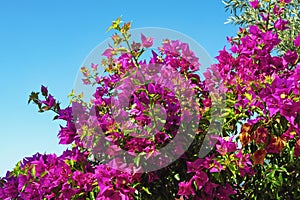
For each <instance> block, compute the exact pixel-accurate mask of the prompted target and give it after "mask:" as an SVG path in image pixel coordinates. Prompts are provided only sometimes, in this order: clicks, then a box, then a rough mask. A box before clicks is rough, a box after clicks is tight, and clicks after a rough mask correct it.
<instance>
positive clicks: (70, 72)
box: [0, 0, 237, 176]
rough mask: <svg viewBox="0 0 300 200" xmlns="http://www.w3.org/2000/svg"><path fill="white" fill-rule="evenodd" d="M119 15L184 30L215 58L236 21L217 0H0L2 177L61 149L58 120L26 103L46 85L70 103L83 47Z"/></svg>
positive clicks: (91, 43)
mask: <svg viewBox="0 0 300 200" xmlns="http://www.w3.org/2000/svg"><path fill="white" fill-rule="evenodd" d="M120 15H122V16H123V20H125V21H132V22H133V25H132V26H133V28H142V27H163V28H169V29H173V30H177V31H179V32H182V33H184V34H186V35H188V36H190V37H191V38H193V39H194V40H196V41H197V42H198V43H199V44H201V45H202V47H204V48H205V49H206V50H207V52H208V53H209V54H210V55H211V56H212V57H215V56H217V54H218V51H219V50H221V49H222V48H223V47H224V46H225V45H227V46H228V44H227V42H226V36H232V35H234V34H235V33H236V31H237V27H235V26H233V25H225V24H224V22H225V21H226V19H227V17H228V13H225V10H224V7H223V4H222V2H221V1H220V0H210V1H203V0H192V1H179V3H177V2H176V1H169V0H166V1H158V0H152V1H145V2H143V1H136V0H133V1H127V2H126V1H119V0H111V1H96V0H89V1H79V0H77V1H76V0H73V1H71V0H65V1H59V0H51V1H38V0H36V1H34V0H28V1H21V0H19V1H17V0H12V1H4V0H0V55H1V56H0V69H1V79H0V92H1V98H0V110H1V113H2V114H1V115H0V124H1V128H0V137H1V140H0V141H1V144H0V176H3V175H4V174H5V173H6V171H7V170H11V169H12V168H13V167H14V165H15V164H16V163H17V162H18V161H19V160H21V159H22V158H23V157H27V156H31V155H33V154H35V153H36V152H41V153H45V152H46V153H58V154H60V153H61V152H62V151H63V149H65V148H66V146H60V145H58V139H57V133H58V130H59V122H58V121H52V118H53V116H54V115H53V114H52V113H49V114H47V113H43V114H40V113H38V112H37V109H36V107H35V106H34V105H27V100H28V95H29V94H30V92H31V91H37V90H39V88H40V85H42V84H44V85H46V86H47V87H48V89H49V90H50V92H51V93H52V94H53V95H54V96H55V97H56V98H57V99H59V100H60V102H61V103H62V105H67V104H68V102H69V100H68V98H67V95H68V94H69V92H70V91H71V90H72V87H73V84H74V81H75V79H76V75H77V72H78V70H79V68H80V65H81V64H82V62H83V60H84V59H85V57H86V56H87V55H88V53H89V52H90V51H91V50H92V49H93V48H94V47H95V46H97V45H98V44H99V43H101V42H102V41H103V40H105V39H107V38H108V37H109V36H110V33H106V32H105V31H106V29H107V27H108V26H109V25H110V24H111V21H112V20H114V19H116V18H117V17H118V16H120Z"/></svg>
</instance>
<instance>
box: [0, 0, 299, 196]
mask: <svg viewBox="0 0 300 200" xmlns="http://www.w3.org/2000/svg"><path fill="white" fill-rule="evenodd" d="M297 3H298V4H297ZM225 4H226V7H227V9H232V11H236V9H240V10H238V11H237V12H233V13H234V16H233V17H232V18H231V20H232V21H233V22H236V23H240V25H243V27H242V28H240V30H239V32H238V33H237V35H236V36H235V37H230V38H228V43H229V48H228V49H226V48H224V49H223V50H221V51H220V52H219V55H218V56H217V57H216V59H217V63H216V64H213V65H212V66H210V68H209V69H208V70H207V71H206V72H205V73H204V75H205V79H204V80H201V79H200V77H199V75H198V73H197V71H198V69H199V67H201V66H200V63H201V60H199V59H198V58H197V57H196V56H195V53H194V52H192V51H191V50H190V48H189V46H188V44H186V43H183V42H181V41H178V40H165V41H164V42H163V43H162V45H161V47H160V48H158V49H159V50H158V51H154V50H151V46H152V45H153V41H154V40H155V38H151V36H145V35H141V38H140V41H134V42H130V25H131V24H130V23H124V22H122V21H121V20H120V18H118V19H117V20H116V21H113V24H112V26H111V27H110V28H109V30H113V31H115V33H114V34H113V35H112V41H113V45H112V46H109V48H107V49H106V50H105V51H104V52H102V53H103V56H104V57H105V58H104V59H103V61H102V63H101V64H100V65H102V66H101V67H105V73H104V75H100V74H99V73H98V72H99V67H100V65H97V64H91V67H90V68H87V67H83V68H82V69H81V71H82V73H83V76H84V79H83V82H84V84H86V85H94V86H96V90H95V92H94V96H93V97H94V98H93V100H92V101H91V102H85V101H84V100H83V97H82V95H75V94H74V93H72V94H71V95H70V97H71V100H72V106H68V107H66V108H61V107H60V104H59V102H58V101H57V100H56V99H55V98H54V97H53V95H51V94H50V93H49V92H48V89H47V88H46V87H44V86H42V87H41V91H40V92H32V93H31V95H30V98H29V102H33V103H34V104H36V105H37V106H38V109H39V111H40V112H45V111H52V112H54V114H55V117H54V119H55V120H63V121H65V123H64V125H62V126H61V127H60V131H59V133H58V137H59V140H60V142H59V143H60V144H63V145H68V147H69V148H68V149H66V150H65V151H64V152H63V154H62V155H60V156H58V155H55V154H40V153H37V154H35V155H33V156H32V157H29V158H25V159H24V160H23V161H21V162H19V163H18V164H17V165H16V167H15V168H14V169H13V170H11V171H8V172H7V174H6V176H5V177H3V178H1V180H0V199H3V200H4V199H5V200H7V199H99V200H101V199H103V200H104V199H107V200H108V199H113V200H114V199H116V200H118V199H120V200H131V199H137V200H144V199H158V200H159V199H161V200H167V199H297V198H298V197H299V196H300V177H299V176H300V161H299V156H300V127H299V124H300V95H299V94H300V65H299V64H298V63H299V59H300V58H299V53H300V34H299V32H300V30H297V27H299V26H297V24H299V18H298V17H299V6H300V5H299V2H298V1H291V0H289V1H288V0H268V1H266V0H265V1H263V0H261V1H259V0H253V1H251V2H246V1H238V0H231V1H225ZM288 8H289V9H288ZM237 17H240V18H237ZM244 18H245V19H244ZM234 20H235V21H234ZM241 22H243V23H241ZM124 43H125V44H126V45H127V46H124V45H121V44H124ZM146 51H150V52H151V55H150V59H148V60H147V59H142V55H143V53H144V52H146ZM157 66H159V68H158V67H157ZM171 70H176V71H177V72H178V73H179V74H180V75H181V79H180V80H182V81H183V82H180V83H179V84H180V85H181V86H184V87H186V88H190V90H191V91H192V92H193V95H194V96H193V99H196V101H195V103H192V104H191V106H192V107H193V108H194V110H195V112H185V110H184V109H182V108H183V107H184V106H183V104H182V103H181V102H189V101H190V100H191V99H189V95H190V94H191V93H190V92H187V93H183V94H184V95H183V96H184V97H182V98H181V99H180V101H179V100H178V99H179V96H178V94H177V90H175V89H174V90H171V89H168V88H167V87H166V85H165V82H164V76H167V74H168V71H171ZM149 73H154V74H159V76H157V77H156V76H151V78H153V79H152V81H149V80H148V79H147V77H144V74H149ZM132 74H135V75H136V76H135V79H126V78H127V77H128V76H130V75H132ZM124 80H127V81H124ZM147 80H148V81H147ZM153 80H154V81H153ZM122 81H123V83H124V84H122V85H121V86H122V88H120V87H121V86H120V84H119V83H120V82H122ZM132 82H134V85H137V86H138V87H136V88H135V90H134V91H133V92H132V93H131V94H130V95H129V98H128V99H127V100H128V103H127V104H126V103H125V104H126V106H124V110H123V111H124V112H121V111H120V112H118V113H115V114H114V113H113V112H112V109H115V106H119V105H120V104H121V103H120V104H119V103H118V101H116V99H114V92H116V91H119V90H121V89H123V91H125V92H124V93H125V94H126V86H132V84H133V83H132ZM212 88H214V89H216V90H214V91H219V92H220V93H222V94H223V95H221V96H223V97H224V96H225V97H226V98H225V103H224V106H225V109H224V112H222V113H220V117H219V118H218V119H219V120H222V123H220V124H221V131H220V132H219V133H216V134H215V135H219V136H218V137H217V138H215V139H216V145H215V146H214V148H213V150H211V151H210V152H209V154H207V155H206V156H205V157H199V156H198V152H199V150H200V149H201V146H202V145H204V144H203V141H204V138H205V136H206V135H207V133H208V129H209V125H210V122H211V120H212V119H211V118H212V113H213V112H214V106H213V105H214V103H213V102H214V100H213V99H214V98H216V95H212V93H211V91H212ZM183 92H184V91H183ZM122 94H123V93H122ZM125 96H126V95H125ZM221 96H217V98H221ZM125 99H126V98H125ZM119 100H122V98H121V99H119ZM157 104H160V105H161V106H162V107H163V108H164V109H161V110H163V112H160V111H158V114H157V113H156V115H155V116H156V117H155V120H154V121H153V120H152V119H153V118H152V117H153V115H154V113H153V112H152V111H153V110H155V109H153V108H155V105H157ZM196 111H197V112H196ZM74 113H75V114H74ZM124 113H127V114H128V113H129V115H128V116H129V118H128V119H127V118H122V117H123V116H125V114H124ZM194 115H196V119H197V120H198V122H197V127H180V126H181V125H180V122H181V121H182V120H187V121H188V120H193V119H194V117H195V116H194ZM151 116H152V117H151ZM159 116H165V117H159ZM118 117H119V118H118ZM164 118H165V119H164ZM122 119H124V120H123V121H122ZM125 119H126V120H125ZM136 124H138V126H136ZM124 127H126V129H124ZM138 127H150V128H148V129H146V131H144V129H139V128H138ZM180 128H183V129H184V130H185V131H183V132H180V133H179V132H178V130H179V129H180ZM124 130H126V131H124ZM187 130H189V131H191V130H193V131H194V135H193V138H192V143H191V144H190V145H189V146H188V148H187V149H186V150H184V151H183V150H182V146H184V145H186V140H189V139H190V134H189V132H188V131H187ZM143 131H144V132H143ZM215 131H217V130H215ZM149 133H151V134H150V136H149V135H148V136H147V134H149ZM185 133H186V135H185ZM141 134H142V135H145V136H147V137H138V135H141ZM178 135H181V136H182V138H183V141H181V142H180V143H179V144H177V143H172V140H173V139H174V138H176V137H177V136H178ZM169 144H173V153H174V155H179V154H180V156H179V157H178V158H176V160H172V155H167V156H161V157H160V158H161V159H159V160H157V159H155V158H156V157H157V156H158V154H159V149H161V148H163V147H165V146H166V145H169ZM122 150H123V151H126V152H128V155H126V156H125V157H122V156H119V155H123V154H119V153H118V152H120V151H122ZM131 156H132V157H131ZM170 156H171V157H170ZM132 158H134V159H132ZM126 159H129V160H130V159H132V162H129V164H128V162H125V161H126ZM151 160H152V164H153V165H155V166H161V167H160V168H158V169H157V170H148V171H147V170H143V167H147V166H145V165H142V164H141V163H144V162H150V161H151ZM170 160H172V162H170V163H169V164H168V165H166V163H168V162H169V161H170ZM106 161H109V162H106Z"/></svg>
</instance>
